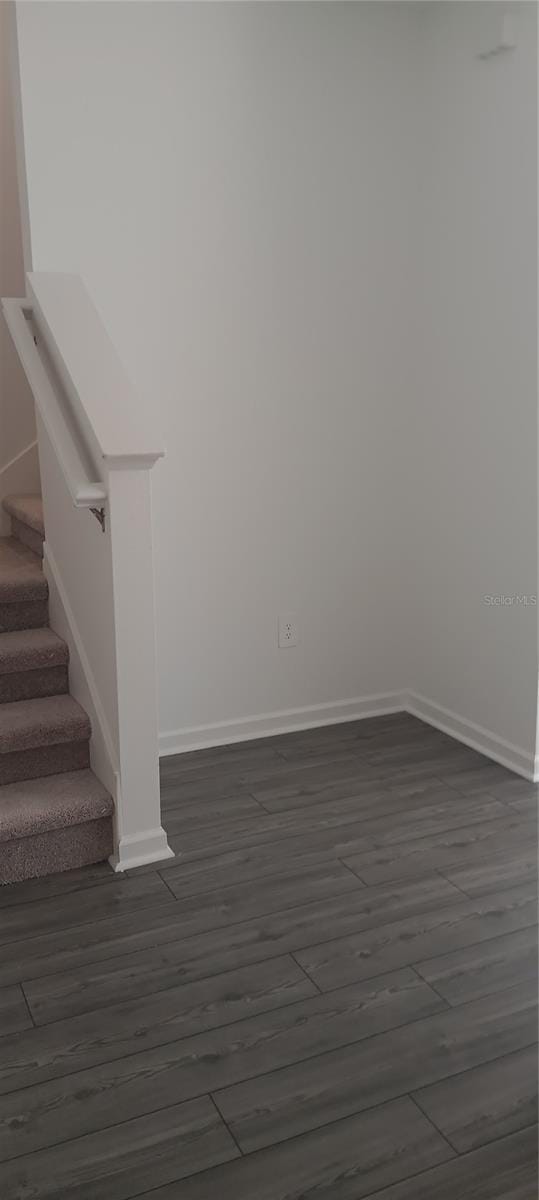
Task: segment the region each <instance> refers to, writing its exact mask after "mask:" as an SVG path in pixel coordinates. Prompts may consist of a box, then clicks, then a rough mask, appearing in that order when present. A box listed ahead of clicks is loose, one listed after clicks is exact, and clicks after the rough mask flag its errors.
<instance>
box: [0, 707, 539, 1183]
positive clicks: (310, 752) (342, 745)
mask: <svg viewBox="0 0 539 1200" xmlns="http://www.w3.org/2000/svg"><path fill="white" fill-rule="evenodd" d="M162 776H163V803H164V819H165V824H166V826H167V828H168V830H169V833H170V837H171V841H172V844H173V845H174V847H175V849H177V851H178V852H180V851H181V852H182V857H181V858H179V859H177V860H175V861H170V862H167V863H164V864H162V865H161V866H158V868H157V869H155V868H153V869H145V870H141V871H139V872H136V873H132V874H131V876H130V877H129V878H126V877H119V876H113V875H112V874H111V873H110V870H109V868H108V867H107V866H105V865H103V866H100V867H98V868H88V869H86V870H83V871H77V872H73V873H71V874H67V875H62V876H56V877H54V878H51V879H47V880H42V881H33V882H29V883H26V884H19V885H14V886H12V887H6V888H4V889H3V890H2V891H1V892H0V947H1V949H0V1021H1V1034H2V1037H1V1039H0V1197H1V1200H29V1198H32V1200H45V1198H47V1200H52V1198H54V1200H128V1198H129V1197H135V1196H138V1197H147V1198H148V1200H149V1198H150V1197H151V1200H299V1198H300V1197H303V1198H309V1200H315V1198H316V1200H359V1198H360V1197H365V1198H367V1197H374V1196H376V1198H377V1200H536V1196H537V1138H536V1120H537V1112H536V1099H537V1058H536V1047H535V1043H536V1038H537V1014H536V1002H537V963H536V951H537V940H536V939H537V929H536V921H537V907H536V900H535V895H536V882H537V880H536V874H537V824H536V810H537V790H538V789H537V788H536V787H534V786H532V785H531V784H527V783H526V782H525V781H524V780H522V779H519V778H517V777H516V776H514V775H512V774H511V773H510V772H509V771H506V770H505V769H504V768H502V767H499V766H496V765H495V764H493V763H491V762H489V761H488V760H487V759H485V758H482V757H481V756H480V755H478V754H476V753H474V752H473V751H471V750H468V749H466V748H465V747H463V746H461V745H459V744H457V743H456V742H454V741H452V740H451V739H450V738H448V737H446V736H444V735H443V734H441V733H438V732H437V731H436V730H433V729H430V728H428V727H427V726H425V725H423V724H422V723H420V722H419V721H416V720H415V719H413V718H412V717H409V716H405V715H403V714H399V715H395V716H387V717H384V718H376V719H373V720H368V721H363V722H358V723H354V724H349V725H337V726H333V727H331V728H326V729H321V730H318V731H311V732H302V733H298V734H293V735H290V736H288V737H279V738H274V739H271V740H266V741H260V742H257V743H254V742H250V743H246V744H244V745H240V746H228V747H225V748H221V749H217V750H209V751H204V752H201V753H199V754H189V755H184V756H181V757H180V756H179V757H176V758H169V759H166V760H164V762H163V764H162Z"/></svg>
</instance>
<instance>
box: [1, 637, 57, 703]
mask: <svg viewBox="0 0 539 1200" xmlns="http://www.w3.org/2000/svg"><path fill="white" fill-rule="evenodd" d="M68 660H69V651H68V648H67V645H66V643H65V642H64V641H62V638H59V637H58V635H57V634H56V633H53V631H52V629H23V630H20V631H17V632H14V633H0V704H9V703H12V702H14V701H16V700H35V699H37V698H38V697H42V696H58V695H60V694H62V693H64V692H67V691H68V673H67V664H68Z"/></svg>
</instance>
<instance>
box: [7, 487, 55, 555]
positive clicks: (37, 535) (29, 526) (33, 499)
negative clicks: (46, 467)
mask: <svg viewBox="0 0 539 1200" xmlns="http://www.w3.org/2000/svg"><path fill="white" fill-rule="evenodd" d="M2 504H3V508H4V509H5V511H6V512H7V513H9V516H10V517H11V532H12V534H13V537H16V538H18V540H19V541H20V542H22V543H23V545H24V546H28V548H29V549H30V550H33V552H34V554H38V555H39V556H40V557H41V558H42V557H43V542H44V540H45V525H44V523H43V501H42V499H41V496H6V497H5V499H4V500H3V501H2Z"/></svg>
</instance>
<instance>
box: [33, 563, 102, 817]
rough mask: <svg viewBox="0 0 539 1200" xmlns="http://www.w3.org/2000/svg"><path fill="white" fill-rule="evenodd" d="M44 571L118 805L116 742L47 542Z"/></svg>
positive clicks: (56, 565)
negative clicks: (55, 598) (72, 649)
mask: <svg viewBox="0 0 539 1200" xmlns="http://www.w3.org/2000/svg"><path fill="white" fill-rule="evenodd" d="M43 570H44V572H45V576H46V578H47V579H49V576H50V580H51V581H52V583H53V585H54V588H55V590H56V592H57V593H58V598H59V600H60V603H61V605H62V608H63V610H64V614H65V619H66V621H67V625H68V627H69V632H70V635H71V637H72V639H73V644H74V647H75V650H76V653H77V655H78V658H79V661H80V665H81V668H82V672H83V674H84V678H85V681H86V685H87V687H88V691H89V693H90V697H91V701H92V705H93V709H94V715H95V718H96V720H97V723H98V725H99V729H100V733H101V736H102V739H103V743H104V747H105V752H106V754H107V757H108V759H109V762H110V770H111V772H112V774H113V776H114V778H115V780H116V791H115V795H114V801H115V803H116V800H117V795H118V778H119V764H118V756H117V754H116V750H115V748H114V740H113V737H112V734H111V732H110V728H109V723H108V721H107V718H106V715H105V710H104V708H103V704H102V702H101V698H100V695H99V690H98V687H97V684H96V681H95V676H94V673H93V671H92V667H91V665H90V660H89V658H88V655H87V653H86V650H85V648H84V642H83V640H82V637H81V633H80V630H79V627H78V625H77V622H76V620H75V614H74V612H73V609H72V607H71V604H70V602H69V597H68V595H67V592H66V590H65V588H64V585H63V583H62V579H61V576H60V572H59V570H58V564H57V562H56V560H55V558H54V555H53V553H52V550H51V549H50V546H49V544H48V542H45V543H44V546H43ZM103 782H106V786H107V787H108V786H109V783H108V781H105V780H103Z"/></svg>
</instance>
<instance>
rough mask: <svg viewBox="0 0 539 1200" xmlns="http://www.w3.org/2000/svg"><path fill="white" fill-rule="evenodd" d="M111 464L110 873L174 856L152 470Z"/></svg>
mask: <svg viewBox="0 0 539 1200" xmlns="http://www.w3.org/2000/svg"><path fill="white" fill-rule="evenodd" d="M154 461H155V458H152V459H150V460H141V461H140V462H139V463H133V462H132V461H131V462H130V461H129V460H122V461H118V462H116V463H114V461H112V462H111V461H109V463H108V464H107V465H108V510H107V520H108V521H109V523H110V539H111V551H112V576H113V606H114V629H115V644H116V677H117V688H118V722H119V729H118V740H119V747H118V750H119V768H120V770H119V776H120V785H119V795H118V797H117V804H116V831H115V834H116V837H115V847H116V848H115V853H114V855H113V857H112V859H111V863H112V865H113V867H114V868H115V870H117V871H122V870H126V869H127V868H128V867H135V866H140V865H142V864H143V863H147V862H148V863H149V862H155V861H158V860H159V859H163V858H171V857H173V853H174V852H173V851H172V850H171V849H170V847H169V845H168V842H167V837H166V833H165V831H164V829H163V828H162V825H161V802H160V793H159V740H158V703H157V670H156V639H155V609H154V576H153V553H152V520H151V493H150V469H151V466H152V465H153V463H154Z"/></svg>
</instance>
